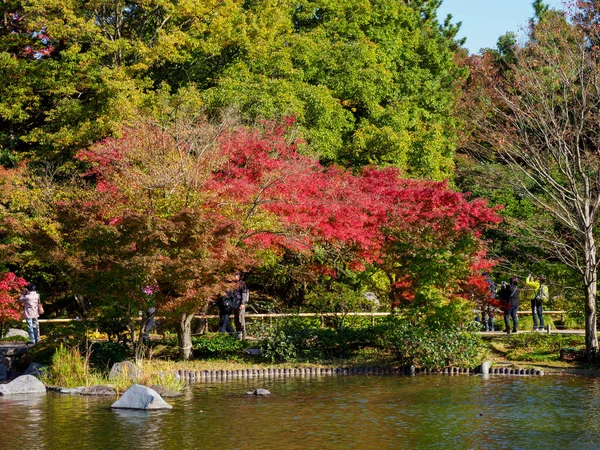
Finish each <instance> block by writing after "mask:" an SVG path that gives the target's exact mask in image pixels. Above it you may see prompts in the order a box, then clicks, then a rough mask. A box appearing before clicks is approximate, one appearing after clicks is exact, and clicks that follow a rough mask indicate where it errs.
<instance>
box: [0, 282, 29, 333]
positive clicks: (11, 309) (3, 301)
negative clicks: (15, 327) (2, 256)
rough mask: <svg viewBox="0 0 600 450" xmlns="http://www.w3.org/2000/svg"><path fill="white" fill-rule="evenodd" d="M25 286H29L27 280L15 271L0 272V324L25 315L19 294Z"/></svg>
mask: <svg viewBox="0 0 600 450" xmlns="http://www.w3.org/2000/svg"><path fill="white" fill-rule="evenodd" d="M24 286H27V282H26V281H25V280H24V279H23V278H20V277H18V276H16V275H15V274H14V273H12V272H5V273H3V274H0V324H5V323H6V322H8V321H11V320H19V319H20V318H21V316H22V315H23V314H22V309H23V308H22V307H21V306H20V304H19V302H18V296H19V294H20V293H21V291H22V289H23V287H24Z"/></svg>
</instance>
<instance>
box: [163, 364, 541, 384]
mask: <svg viewBox="0 0 600 450" xmlns="http://www.w3.org/2000/svg"><path fill="white" fill-rule="evenodd" d="M173 373H175V374H177V375H178V376H179V377H180V379H182V380H183V381H185V382H186V383H198V382H200V383H206V382H214V381H228V380H240V379H254V378H282V377H285V378H292V377H298V378H302V377H304V378H307V377H327V376H350V375H409V376H410V375H418V374H424V375H437V374H441V375H478V374H480V375H538V376H540V375H544V372H543V371H541V370H538V369H509V368H496V367H490V365H489V364H486V363H484V364H482V365H481V366H479V367H476V368H474V369H467V368H460V367H448V368H445V369H443V370H429V369H419V368H416V367H415V366H404V367H370V366H365V367H334V368H319V367H305V368H294V369H272V368H269V369H240V370H174V371H173Z"/></svg>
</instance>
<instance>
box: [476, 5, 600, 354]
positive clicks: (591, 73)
mask: <svg viewBox="0 0 600 450" xmlns="http://www.w3.org/2000/svg"><path fill="white" fill-rule="evenodd" d="M581 8H583V6H582V5H581V4H580V5H579V9H577V10H576V11H575V13H574V14H573V15H572V16H571V20H568V19H566V18H565V17H564V16H563V15H561V14H558V13H546V14H545V15H544V16H543V18H542V20H541V21H540V22H539V23H538V24H534V25H532V30H531V34H530V38H531V39H530V41H529V42H528V43H527V44H526V45H525V46H523V47H522V48H519V49H517V51H516V53H515V63H514V64H513V66H512V67H511V68H510V69H509V70H508V71H506V72H504V73H499V72H498V71H495V70H494V67H495V66H494V64H489V65H487V66H486V63H485V60H483V61H482V64H481V65H480V67H479V68H480V69H482V73H484V72H485V76H483V77H481V79H482V80H485V83H487V84H482V85H480V87H481V90H480V91H479V94H481V93H484V94H485V95H480V96H479V97H478V100H479V101H478V103H477V105H478V106H479V107H478V108H474V109H473V113H474V114H473V117H474V124H475V126H476V128H477V136H478V139H477V143H478V145H479V149H480V150H481V149H483V148H485V149H486V150H487V152H488V153H487V155H488V156H492V157H493V158H496V159H498V160H500V161H501V162H503V163H504V164H505V167H506V168H507V169H508V170H507V177H506V178H507V179H508V180H509V181H510V182H512V183H513V185H515V186H518V188H519V189H520V190H521V192H523V193H525V194H526V195H528V196H529V197H530V198H531V199H532V200H533V201H534V203H535V204H536V205H537V206H538V207H539V208H541V209H543V210H544V211H546V212H547V213H548V214H549V215H550V216H551V217H552V218H553V220H554V223H555V226H554V227H553V228H552V229H545V230H543V232H542V233H540V234H539V238H540V239H544V240H545V241H546V243H547V244H550V245H551V246H552V247H553V248H554V250H555V254H556V256H557V257H558V258H560V259H561V260H562V261H563V262H564V263H565V264H567V265H568V266H569V267H571V268H573V269H575V270H576V271H577V272H578V273H579V274H581V277H582V281H583V286H584V290H585V299H586V300H585V302H586V305H585V316H586V317H585V320H586V325H585V328H586V352H587V355H588V358H591V357H592V356H593V355H594V354H595V353H596V352H597V351H598V335H597V331H596V295H597V269H598V262H599V261H598V254H597V248H596V245H597V244H596V238H597V232H596V229H595V227H596V225H597V223H598V211H599V208H600V126H599V125H600V73H599V72H598V56H599V49H598V47H597V46H596V45H595V44H594V43H595V42H599V40H598V37H600V34H598V30H597V28H596V27H590V26H584V23H583V22H584V21H585V22H587V21H589V20H592V19H593V18H594V17H595V18H596V19H597V18H598V16H597V15H594V16H592V15H586V14H581V11H582V9H581Z"/></svg>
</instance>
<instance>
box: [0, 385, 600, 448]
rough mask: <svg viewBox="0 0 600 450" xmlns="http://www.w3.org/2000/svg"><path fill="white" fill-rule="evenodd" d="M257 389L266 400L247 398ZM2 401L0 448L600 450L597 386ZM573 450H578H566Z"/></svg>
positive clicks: (198, 392) (367, 388)
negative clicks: (163, 400)
mask: <svg viewBox="0 0 600 450" xmlns="http://www.w3.org/2000/svg"><path fill="white" fill-rule="evenodd" d="M258 387H264V388H266V389H269V390H270V391H271V392H272V395H271V396H270V397H264V398H261V397H247V396H245V395H244V394H245V392H246V391H248V390H250V389H254V388H258ZM113 401H114V399H106V398H92V397H78V396H72V397H71V396H61V395H58V394H48V395H47V396H43V397H36V398H32V397H26V398H23V397H20V398H16V397H15V398H9V397H0V423H2V424H3V429H2V434H1V440H0V442H1V445H0V447H2V448H7V449H12V448H22V447H30V448H44V449H63V448H73V445H74V443H76V444H77V445H76V446H77V448H81V449H86V448H90V449H96V448H106V449H111V448H115V449H120V448H129V447H136V448H139V449H145V448H148V449H150V448H152V449H187V448H190V449H197V448H222V449H229V448H240V449H255V448H261V449H269V448H278V449H296V448H324V449H327V448H340V447H347V448H400V447H407V448H449V447H452V448H490V449H492V448H494V449H495V448H539V447H550V448H558V447H563V446H569V447H571V448H600V435H599V433H598V431H599V426H598V423H597V421H596V417H597V416H598V413H599V412H600V380H597V379H584V378H577V379H573V378H552V377H541V378H540V377H502V376H490V377H488V378H484V377H470V376H460V377H448V376H417V377H412V378H411V377H368V376H356V377H328V378H325V377H324V378H310V379H279V380H260V381H258V380H254V381H253V380H238V381H232V382H229V383H222V384H220V383H215V384H198V385H195V386H193V387H191V388H189V389H188V390H187V391H186V395H185V396H184V397H182V398H177V399H169V403H171V404H172V405H173V410H168V411H150V412H144V411H129V410H111V409H110V405H111V404H112V402H113ZM574 446H575V447H574Z"/></svg>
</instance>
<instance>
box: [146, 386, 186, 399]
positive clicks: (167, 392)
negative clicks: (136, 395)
mask: <svg viewBox="0 0 600 450" xmlns="http://www.w3.org/2000/svg"><path fill="white" fill-rule="evenodd" d="M150 389H152V390H153V391H156V393H157V394H158V395H160V396H161V397H163V398H171V397H183V394H182V393H181V392H176V391H172V390H171V389H167V388H166V387H163V386H159V385H158V384H153V385H152V386H150Z"/></svg>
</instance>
